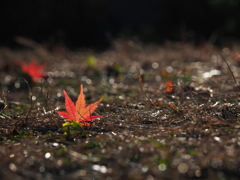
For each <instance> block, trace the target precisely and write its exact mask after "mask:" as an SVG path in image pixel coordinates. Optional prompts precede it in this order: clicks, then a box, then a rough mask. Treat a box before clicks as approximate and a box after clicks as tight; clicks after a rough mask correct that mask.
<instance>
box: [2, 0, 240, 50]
mask: <svg viewBox="0 0 240 180" xmlns="http://www.w3.org/2000/svg"><path fill="white" fill-rule="evenodd" d="M239 9H240V0H194V1H193V0H181V1H179V0H68V1H65V0H58V1H53V0H21V1H20V0H11V1H9V0H2V1H1V2H0V23H1V26H0V46H7V47H11V48H14V47H18V44H17V43H16V37H24V38H29V39H32V40H34V41H36V42H38V43H43V44H47V45H49V46H54V45H59V44H64V45H66V46H67V47H69V48H79V47H84V48H94V49H100V50H102V49H105V48H108V47H109V46H110V45H111V42H112V41H113V40H114V39H115V38H126V39H128V38H130V39H134V38H136V39H139V40H140V41H142V42H144V43H157V44H161V43H163V42H164V41H166V40H171V41H190V42H194V43H196V44H201V43H204V42H211V43H213V44H216V45H223V44H226V43H234V42H238V41H239V39H240V10H239Z"/></svg>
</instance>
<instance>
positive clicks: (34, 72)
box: [22, 61, 46, 82]
mask: <svg viewBox="0 0 240 180" xmlns="http://www.w3.org/2000/svg"><path fill="white" fill-rule="evenodd" d="M44 67H45V65H40V66H36V65H35V62H34V61H33V62H31V63H30V64H29V65H27V64H25V63H23V64H22V71H23V72H24V73H26V74H28V75H29V76H30V77H31V78H32V80H33V81H34V82H36V81H37V80H38V79H39V78H43V77H46V75H45V74H43V73H41V71H42V69H43V68H44Z"/></svg>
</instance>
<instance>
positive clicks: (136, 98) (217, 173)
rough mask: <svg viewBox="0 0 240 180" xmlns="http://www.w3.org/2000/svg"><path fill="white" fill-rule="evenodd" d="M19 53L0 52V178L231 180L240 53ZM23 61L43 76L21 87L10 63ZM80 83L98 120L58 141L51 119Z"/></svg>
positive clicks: (16, 66) (239, 136)
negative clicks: (168, 85) (32, 64)
mask: <svg viewBox="0 0 240 180" xmlns="http://www.w3.org/2000/svg"><path fill="white" fill-rule="evenodd" d="M25 45H26V46H27V47H26V48H25V49H19V50H11V49H8V48H4V47H2V48H1V49H0V69H1V71H0V78H1V100H2V102H1V104H0V108H1V112H0V158H1V161H0V177H1V179H2V180H9V179H14V180H32V179H39V180H55V179H58V180H65V179H73V180H74V179H84V180H85V179H86V180H87V179H91V180H92V179H96V180H97V179H106V180H116V179H119V180H122V179H131V180H140V179H144V180H154V179H166V180H167V179H176V180H177V179H209V180H224V179H226V180H227V179H228V180H229V179H231V180H235V179H239V176H240V150H239V145H240V132H239V129H240V124H239V122H240V121H239V117H238V116H239V112H240V107H239V102H240V98H239V94H240V93H239V89H240V86H239V85H238V81H239V76H240V74H239V72H240V54H238V52H240V46H238V45H234V46H231V47H221V48H219V47H218V48H216V47H213V46H212V45H210V44H207V43H206V44H202V45H201V46H194V45H191V44H184V43H171V42H166V43H165V44H164V45H162V46H155V45H143V44H141V43H139V42H133V41H123V40H118V41H115V42H114V43H113V47H112V48H111V49H109V50H106V51H104V52H98V53H97V52H94V51H92V50H88V49H79V50H74V51H73V50H69V49H67V48H66V47H64V46H58V47H54V48H48V47H45V46H43V45H38V44H35V43H32V42H31V41H30V42H29V41H26V42H25ZM31 61H35V62H36V64H37V65H41V64H45V65H46V66H45V68H44V71H43V72H44V73H46V74H47V75H48V77H47V78H45V79H42V80H41V81H40V82H36V83H31V82H30V81H28V83H26V81H25V80H23V77H24V78H25V76H23V75H22V74H21V73H20V69H21V68H20V64H21V63H22V62H26V63H30V62H31ZM25 79H27V78H25ZM168 81H171V82H173V83H174V86H172V87H171V88H172V89H171V90H169V91H167V89H166V82H168ZM80 84H83V85H84V92H85V95H86V100H87V103H88V104H91V103H93V102H95V101H97V100H98V99H100V98H103V101H102V102H101V103H100V104H99V105H98V108H97V110H96V111H95V113H94V114H93V115H103V116H104V117H102V118H100V119H97V120H95V121H94V122H92V124H91V126H90V127H84V129H82V130H81V131H79V132H78V133H73V134H69V133H64V132H63V131H62V130H61V127H62V124H63V123H64V122H65V120H64V119H63V118H62V117H61V116H59V114H58V113H56V112H55V111H56V110H59V111H65V104H64V101H65V98H64V96H63V90H66V92H67V93H68V94H69V96H70V97H71V99H72V100H73V101H74V102H75V101H76V99H77V96H78V94H79V90H80V89H79V86H80ZM28 85H29V87H28Z"/></svg>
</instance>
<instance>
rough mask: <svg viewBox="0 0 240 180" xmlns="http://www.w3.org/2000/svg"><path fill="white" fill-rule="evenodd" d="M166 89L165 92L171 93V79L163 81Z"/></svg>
mask: <svg viewBox="0 0 240 180" xmlns="http://www.w3.org/2000/svg"><path fill="white" fill-rule="evenodd" d="M165 86H166V89H165V93H173V92H174V83H173V82H172V81H170V80H169V81H167V82H166V83H165Z"/></svg>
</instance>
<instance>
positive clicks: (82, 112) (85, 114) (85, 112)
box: [57, 85, 103, 126]
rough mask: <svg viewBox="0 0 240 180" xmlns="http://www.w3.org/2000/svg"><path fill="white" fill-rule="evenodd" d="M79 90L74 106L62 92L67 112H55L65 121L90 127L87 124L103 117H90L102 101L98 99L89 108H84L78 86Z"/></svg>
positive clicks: (83, 99)
mask: <svg viewBox="0 0 240 180" xmlns="http://www.w3.org/2000/svg"><path fill="white" fill-rule="evenodd" d="M80 89H81V90H80V94H79V96H78V99H77V101H76V106H75V105H74V103H73V102H72V100H71V99H70V98H69V96H68V94H67V93H66V91H65V90H63V93H64V96H65V106H66V110H67V112H59V111H57V113H58V114H60V115H61V116H62V117H63V118H65V119H66V120H67V121H77V122H79V123H80V124H81V125H83V126H90V123H89V122H90V121H93V120H95V119H97V118H100V117H103V116H91V114H92V113H93V112H94V111H95V109H96V107H97V105H98V104H99V103H100V102H101V101H102V99H99V100H98V101H97V102H95V103H93V104H90V105H89V106H86V101H85V95H84V93H83V86H82V85H81V86H80Z"/></svg>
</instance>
